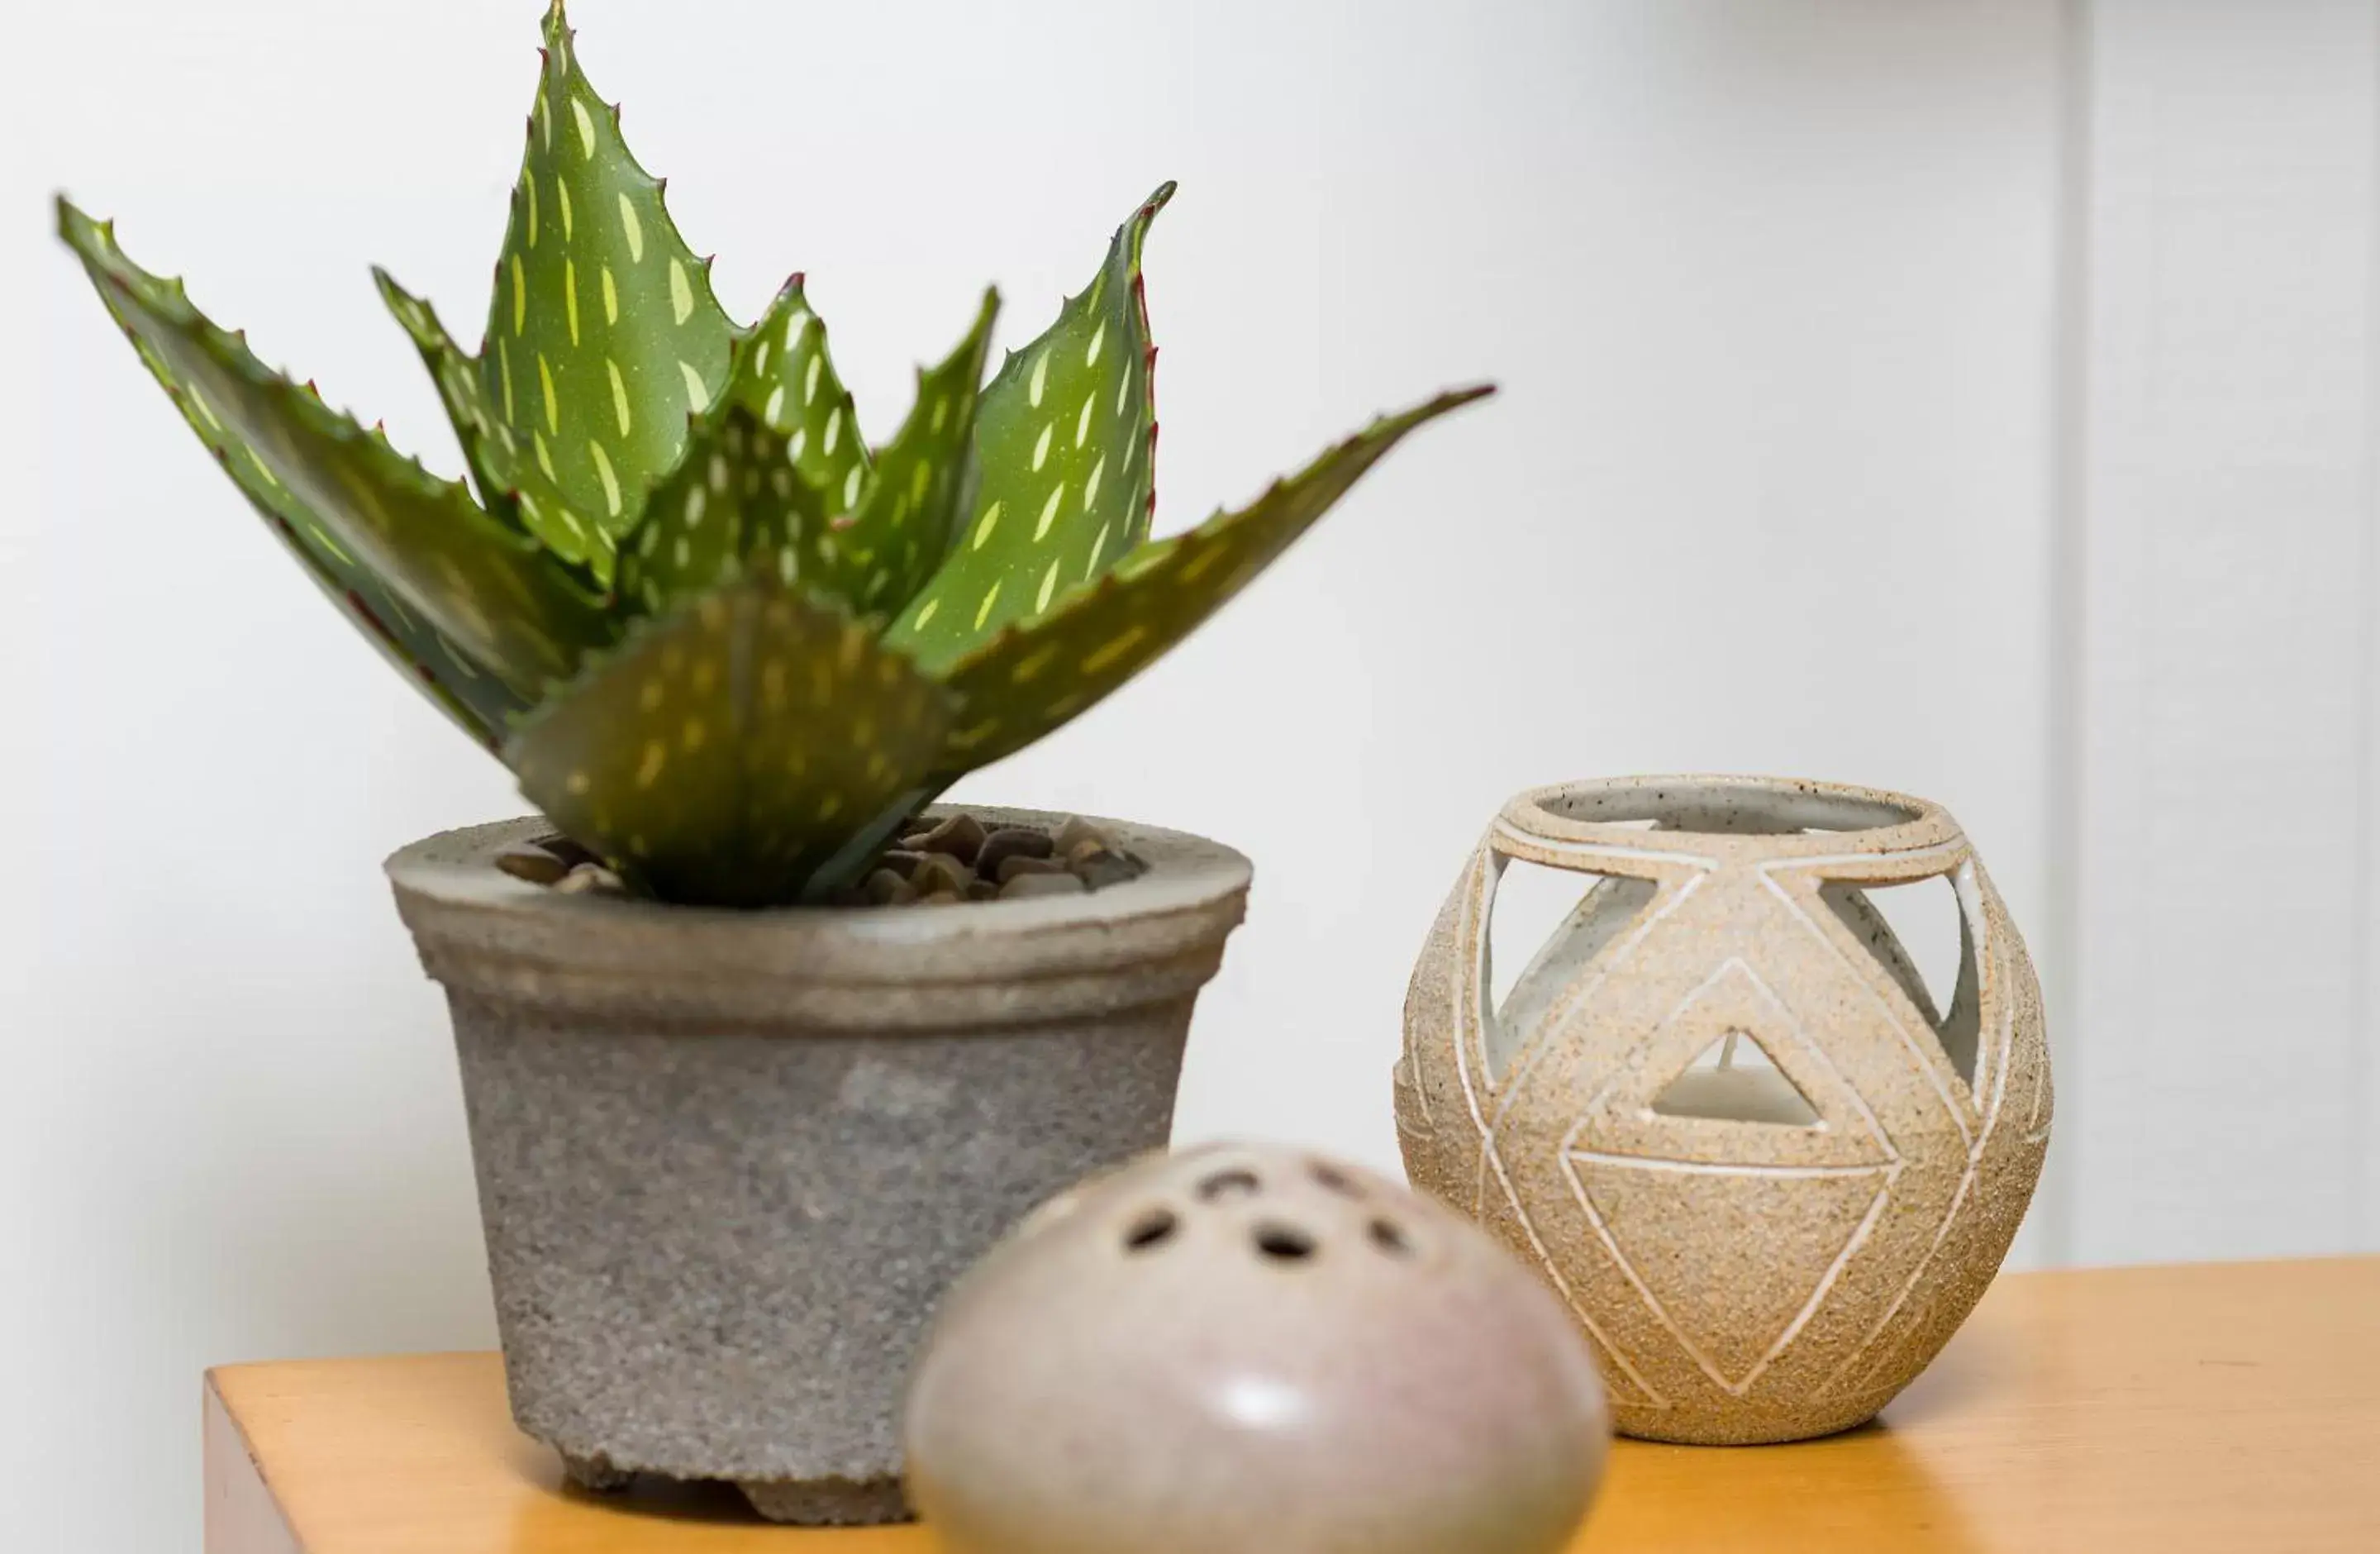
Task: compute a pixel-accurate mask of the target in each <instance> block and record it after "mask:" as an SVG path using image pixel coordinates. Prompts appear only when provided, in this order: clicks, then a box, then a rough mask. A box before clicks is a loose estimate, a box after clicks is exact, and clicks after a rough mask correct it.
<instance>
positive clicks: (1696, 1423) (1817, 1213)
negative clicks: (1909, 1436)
mask: <svg viewBox="0 0 2380 1554" xmlns="http://www.w3.org/2000/svg"><path fill="white" fill-rule="evenodd" d="M1515 859H1524V860H1527V861H1529V862H1532V863H1536V864H1543V865H1548V866H1551V867H1552V868H1559V869H1565V870H1571V871H1574V872H1576V873H1579V874H1581V875H1583V876H1594V877H1595V878H1594V879H1593V880H1584V879H1583V880H1581V886H1582V889H1583V890H1584V892H1585V896H1584V899H1583V900H1582V901H1581V902H1580V904H1579V905H1578V907H1577V909H1576V910H1575V911H1573V913H1572V914H1571V915H1570V917H1568V918H1567V919H1566V920H1565V921H1564V922H1563V923H1562V925H1561V926H1560V929H1557V930H1556V931H1555V933H1554V935H1553V937H1552V939H1551V940H1550V941H1548V943H1547V944H1546V946H1545V947H1544V949H1543V950H1541V951H1540V952H1539V953H1538V954H1537V956H1536V959H1535V960H1534V961H1533V962H1531V963H1530V965H1529V966H1528V969H1527V970H1525V971H1524V972H1523V973H1522V975H1521V977H1519V979H1518V981H1517V982H1516V983H1515V984H1514V985H1513V987H1512V991H1511V993H1510V994H1509V996H1507V997H1506V998H1505V999H1504V1000H1503V1002H1502V1004H1501V1007H1500V1008H1499V1007H1498V1006H1497V1005H1496V1003H1495V1001H1494V1000H1492V999H1491V997H1490V995H1489V989H1490V987H1491V978H1492V976H1493V972H1492V967H1491V965H1490V958H1489V952H1488V923H1489V918H1490V915H1491V913H1492V911H1493V909H1494V905H1495V900H1496V892H1497V886H1498V882H1499V881H1500V879H1501V878H1502V877H1503V875H1504V872H1505V869H1506V868H1507V866H1508V864H1509V863H1511V862H1512V860H1515ZM1927 880H1948V881H1949V885H1950V887H1951V888H1952V889H1953V890H1954V891H1955V892H1956V898H1957V902H1958V906H1959V924H1960V934H1961V941H1962V952H1963V953H1962V960H1961V967H1960V971H1959V974H1958V980H1957V984H1956V987H1955V989H1954V990H1953V991H1952V992H1951V993H1950V995H1949V998H1948V1000H1947V1001H1946V1002H1947V1003H1948V1008H1947V1009H1937V1006H1936V1002H1935V1001H1934V999H1933V998H1932V997H1931V996H1930V995H1929V993H1928V991H1927V989H1926V987H1925V982H1924V980H1923V978H1922V977H1920V976H1919V974H1918V971H1917V969H1916V967H1915V966H1914V965H1913V963H1912V961H1911V958H1910V955H1909V953H1908V952H1907V950H1906V949H1905V948H1904V946H1903V944H1902V943H1901V941H1900V939H1899V938H1897V937H1896V936H1895V934H1894V932H1893V930H1892V929H1891V928H1890V927H1889V926H1888V921H1887V918H1886V916H1885V913H1884V912H1883V911H1882V910H1880V909H1879V908H1878V906H1877V905H1876V899H1875V898H1876V894H1877V893H1878V892H1882V891H1884V890H1887V889H1888V888H1891V887H1896V886H1902V885H1911V884H1915V883H1917V882H1921V881H1927ZM1937 888H1938V886H1937ZM1396 1104H1397V1121H1398V1127H1399V1131H1400V1135H1401V1138H1402V1142H1403V1149H1404V1157H1405V1164H1406V1168H1407V1170H1408V1172H1410V1174H1411V1175H1412V1177H1413V1180H1414V1182H1415V1184H1416V1185H1417V1186H1419V1187H1421V1188H1423V1189H1424V1190H1426V1191H1427V1192H1429V1193H1431V1194H1433V1195H1434V1196H1438V1197H1439V1198H1441V1199H1443V1200H1444V1201H1446V1202H1447V1203H1450V1204H1451V1205H1453V1206H1455V1207H1456V1208H1460V1209H1462V1210H1463V1212H1465V1213H1467V1214H1470V1215H1472V1216H1473V1217H1474V1218H1475V1219H1477V1220H1479V1221H1480V1222H1481V1223H1482V1224H1484V1225H1486V1226H1487V1227H1488V1229H1489V1230H1491V1231H1493V1232H1495V1233H1496V1234H1497V1235H1498V1236H1500V1237H1501V1238H1502V1239H1503V1241H1504V1242H1505V1243H1506V1244H1508V1245H1510V1246H1511V1247H1512V1249H1513V1250H1514V1251H1516V1252H1518V1253H1519V1254H1520V1255H1521V1256H1522V1257H1524V1259H1525V1260H1526V1261H1527V1262H1528V1264H1529V1265H1530V1266H1531V1267H1532V1268H1534V1269H1536V1270H1538V1272H1540V1273H1541V1274H1542V1275H1543V1276H1544V1277H1545V1279H1546V1280H1547V1281H1548V1282H1549V1283H1550V1284H1551V1285H1552V1286H1553V1287H1554V1288H1555V1289H1556V1290H1557V1291H1558V1292H1559V1293H1560V1294H1561V1296H1562V1297H1563V1299H1564V1300H1565V1301H1566V1302H1567V1303H1568V1304H1569V1305H1570V1308H1571V1311H1572V1313H1573V1316H1574V1317H1576V1318H1577V1321H1578V1323H1579V1325H1580V1327H1581V1328H1582V1329H1584V1330H1585V1334H1586V1336H1587V1339H1588V1340H1589V1342H1591V1344H1592V1345H1593V1347H1594V1349H1595V1351H1596V1354H1597V1359H1598V1360H1599V1361H1600V1362H1601V1363H1602V1366H1603V1370H1604V1378H1605V1381H1606V1383H1607V1385H1608V1386H1609V1389H1610V1392H1611V1401H1612V1405H1613V1413H1614V1415H1615V1418H1616V1421H1617V1423H1618V1425H1619V1427H1620V1429H1621V1431H1622V1433H1624V1434H1628V1435H1634V1436H1641V1437H1645V1438H1646V1439H1654V1440H1670V1441H1687V1442H1696V1443H1710V1444H1722V1443H1724V1444H1744V1443H1752V1442H1761V1441H1781V1440H1793V1439H1803V1438H1805V1437H1810V1436H1817V1435H1824V1434H1828V1433H1829V1432H1832V1431H1835V1430H1840V1429H1844V1428H1847V1427H1851V1426H1853V1425H1856V1424H1859V1423H1861V1422H1862V1421H1864V1420H1866V1419H1868V1418H1870V1417H1872V1416H1873V1415H1874V1414H1876V1411H1877V1410H1878V1409H1880V1408H1882V1407H1883V1406H1884V1404H1885V1403H1886V1402H1888V1400H1890V1399H1891V1397H1892V1396H1893V1394H1895V1393H1896V1392H1898V1391H1900V1389H1901V1388H1902V1387H1904V1386H1905V1385H1907V1384H1908V1383H1909V1381H1910V1380H1911V1379H1912V1378H1914V1377H1915V1376H1916V1375H1917V1373H1918V1372H1919V1371H1920V1370H1922V1369H1924V1368H1925V1365H1926V1364H1927V1362H1929V1361H1930V1360H1932V1359H1933V1357H1934V1355H1935V1354H1937V1352H1938V1351H1939V1350H1940V1349H1941V1347H1942V1345H1943V1343H1944V1342H1947V1341H1948V1340H1949V1336H1950V1334H1951V1332H1952V1331H1953V1330H1954V1329H1957V1327H1958V1326H1959V1324H1960V1323H1961V1321H1963V1320H1964V1319H1965V1317H1966V1316H1967V1313H1968V1312H1969V1311H1970V1310H1971V1309H1972V1308H1973V1305H1974V1303H1975V1301H1976V1299H1977V1297H1979V1296H1980V1295H1981V1294H1982V1293H1983V1291H1984V1288H1985V1285H1986V1284H1988V1283H1989V1282H1990V1281H1991V1279H1992V1276H1993V1274H1994V1273H1995V1271H1996V1270H1997V1269H1998V1267H1999V1264H2000V1259H2001V1258H2002V1257H2004V1256H2006V1254H2007V1252H2008V1247H2009V1243H2010V1239H2011V1238H2012V1237H2013V1236H2014V1235H2015V1233H2016V1228H2017V1224H2018V1221H2019V1220H2022V1218H2023V1215H2024V1210H2025V1207H2026V1205H2027V1204H2028V1202H2030V1200H2031V1198H2032V1196H2033V1189H2034V1183H2035V1182H2036V1181H2037V1180H2038V1179H2039V1177H2040V1174H2041V1163H2042V1157H2043V1154H2044V1151H2045V1150H2046V1147H2047V1144H2048V1137H2049V1117H2050V1085H2049V1058H2048V1051H2047V1048H2046V1044H2045V1041H2044V1038H2043V1028H2042V1011H2041V992H2040V986H2039V983H2038V981H2037V980H2036V978H2035V977H2034V970H2033V965H2032V962H2031V960H2030V959H2029V958H2028V957H2027V955H2026V953H2025V949H2024V944H2023V941H2022V940H2020V939H2019V938H2018V937H2017V932H2016V929H2015V928H2014V926H2013V925H2011V924H2010V921H2009V917H2008V912H2007V909H2006V907H2005V906H2004V905H2003V904H2002V903H2001V901H2000V897H1999V895H1998V892H1996V891H1994V890H1993V888H1992V884H1991V880H1990V879H1989V877H1988V876H1986V875H1985V872H1984V870H1983V866H1982V864H1981V863H1980V862H1978V861H1977V859H1976V857H1975V856H1974V852H1973V848H1972V847H1971V846H1970V845H1969V844H1968V842H1967V839H1966V837H1965V836H1964V835H1963V834H1962V833H1961V831H1960V829H1959V827H1958V824H1957V822H1956V821H1954V820H1953V819H1951V818H1950V817H1949V814H1947V813H1946V812H1944V811H1943V810H1942V809H1941V808H1940V807H1937V806H1936V805H1932V804H1928V803H1926V802H1925V801H1923V800H1920V799H1913V798H1905V797H1901V796H1900V795H1893V794H1885V793H1876V792H1873V791H1870V790H1867V789H1864V788H1852V787H1844V786H1838V785H1833V784H1825V783H1801V782H1788V781H1782V780H1777V779H1767V778H1717V777H1683V778H1634V779H1628V780H1622V781H1614V782H1596V783H1571V784H1567V785H1563V786H1560V787H1552V788H1543V789H1538V790H1536V791H1535V792H1531V793H1526V794H1523V795H1520V796H1519V797H1517V798H1515V799H1513V800H1512V802H1511V803H1510V804H1508V805H1506V806H1505V807H1504V810H1503V812H1502V814H1501V815H1500V816H1499V817H1498V818H1497V820H1496V822H1495V824H1494V825H1493V826H1492V827H1490V828H1489V831H1488V836H1487V838H1486V840H1485V841H1484V842H1482V843H1481V844H1480V846H1479V850H1478V852H1477V853H1476V854H1475V855H1474V856H1473V857H1472V859H1471V862H1470V865H1469V867H1468V868H1465V869H1464V871H1463V877H1462V879H1461V880H1458V881H1457V882H1456V885H1455V888H1454V892H1453V893H1452V894H1451V896H1449V897H1448V899H1447V902H1446V905H1445V907H1444V908H1443V909H1442V910H1441V911H1440V912H1439V917H1438V922H1437V924H1436V926H1435V927H1434V928H1433V929H1431V931H1430V936H1429V941H1428V943H1427V946H1426V947H1425V948H1424V950H1423V952H1422V956H1421V961H1420V964H1419V965H1417V966H1416V967H1415V971H1414V977H1413V984H1412V988H1411V990H1410V992H1409V993H1408V995H1407V999H1406V1003H1405V1050H1404V1056H1403V1061H1402V1062H1400V1063H1399V1064H1398V1065H1397V1073H1396Z"/></svg>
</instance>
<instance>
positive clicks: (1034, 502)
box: [890, 184, 1173, 667]
mask: <svg viewBox="0 0 2380 1554" xmlns="http://www.w3.org/2000/svg"><path fill="white" fill-rule="evenodd" d="M1172 197H1173V186H1172V184H1167V185H1165V186H1164V187H1163V188H1160V189H1159V190H1158V191H1157V192H1156V193H1155V194H1152V195H1150V196H1149V198H1148V200H1147V203H1146V204H1144V205H1142V206H1141V207H1140V209H1139V210H1137V211H1135V212H1133V216H1132V219H1131V220H1130V221H1127V222H1126V223H1124V225H1123V226H1122V227H1120V228H1118V229H1117V231H1116V235H1115V239H1114V241H1113V242H1112V243H1111V244H1110V245H1109V249H1108V257H1107V262H1106V263H1105V264H1103V265H1102V266H1100V268H1099V274H1098V275H1097V276H1096V277H1094V278H1093V280H1092V282H1091V284H1090V285H1089V286H1088V287H1087V289H1086V290H1085V291H1084V292H1083V294H1082V295H1081V296H1079V297H1075V298H1073V299H1072V300H1070V301H1068V302H1067V303H1066V305H1065V306H1064V307H1063V308H1062V309H1061V310H1059V314H1058V321H1057V322H1055V323H1053V324H1051V325H1050V328H1049V329H1048V331H1047V332H1045V333H1044V334H1042V335H1041V337H1040V338H1039V339H1038V340H1036V341H1034V342H1033V343H1032V344H1031V345H1029V346H1026V347H1025V348H1024V349H1023V350H1021V351H1017V352H1015V353H1014V354H1012V355H1011V356H1010V357H1009V358H1008V359H1007V360H1006V361H1005V362H1004V363H1003V364H1002V367H1001V370H1000V375H999V376H998V377H997V378H995V379H994V380H993V381H992V383H991V386H990V388H988V389H986V390H985V391H984V395H983V407H982V409H981V411H980V413H979V414H978V416H977V421H976V454H977V468H978V474H979V483H978V486H977V491H976V492H975V496H974V503H973V510H972V513H971V515H970V517H969V523H968V527H967V529H966V532H965V535H964V536H963V537H960V538H959V540H958V541H957V544H956V546H955V547H954V548H953V550H952V552H951V553H950V556H949V559H948V560H947V561H945V562H944V563H943V565H942V567H941V570H940V571H939V572H938V573H936V574H935V575H934V577H933V579H932V580H931V581H930V582H929V583H928V584H927V585H926V586H925V588H924V589H922V590H920V591H919V593H918V594H917V598H916V600H915V601H913V602H912V603H911V604H910V606H909V607H908V608H907V609H905V610H904V611H903V612H902V613H901V615H900V617H899V619H898V620H896V621H895V622H894V623H893V626H892V631H891V633H890V639H891V640H892V641H893V642H895V643H898V644H900V645H901V646H904V647H905V648H907V649H909V650H911V651H913V652H915V653H916V654H917V657H918V659H919V661H920V662H924V663H926V664H927V665H928V666H929V667H932V666H936V665H941V664H947V663H951V662H954V661H956V660H957V659H959V658H961V657H963V656H964V655H965V653H966V652H967V651H968V650H970V649H972V648H974V647H975V646H976V645H977V644H978V643H981V642H984V641H987V640H989V639H990V637H993V636H994V635H996V634H997V633H998V632H1000V631H1001V630H1002V628H1004V627H1006V626H1007V625H1009V624H1010V623H1012V622H1014V621H1022V620H1029V619H1032V618H1034V617H1036V616H1038V615H1040V614H1042V613H1045V612H1047V611H1048V610H1049V608H1050V604H1051V603H1052V602H1053V601H1055V600H1056V599H1057V598H1058V597H1059V596H1060V595H1061V594H1062V593H1063V592H1065V591H1066V590H1067V589H1070V588H1073V587H1075V586H1076V585H1079V584H1082V583H1085V582H1087V581H1089V580H1091V579H1092V578H1095V577H1099V575H1100V574H1101V573H1102V572H1104V571H1106V570H1107V569H1108V568H1109V567H1110V566H1111V565H1114V564H1115V563H1116V561H1117V560H1118V559H1119V558H1120V557H1122V556H1123V555H1124V554H1125V553H1126V552H1129V551H1130V550H1131V549H1132V548H1133V546H1135V545H1136V544H1138V543H1139V542H1140V541H1141V540H1144V539H1146V538H1147V534H1148V523H1149V513H1150V510H1151V508H1152V506H1153V505H1154V504H1155V502H1156V490H1157V487H1156V480H1157V476H1156V468H1155V463H1156V455H1157V419H1156V405H1155V401H1154V399H1153V398H1152V395H1151V382H1152V375H1153V373H1154V371H1155V369H1156V349H1155V347H1154V346H1151V345H1150V344H1149V338H1148V310H1147V306H1146V304H1145V302H1144V300H1143V297H1142V294H1141V278H1140V252H1141V246H1142V244H1143V242H1144V241H1145V240H1146V238H1147V235H1148V227H1149V224H1150V223H1151V222H1153V221H1155V220H1156V219H1157V212H1159V211H1160V210H1162V209H1164V208H1165V202H1166V201H1167V200H1171V199H1172Z"/></svg>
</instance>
